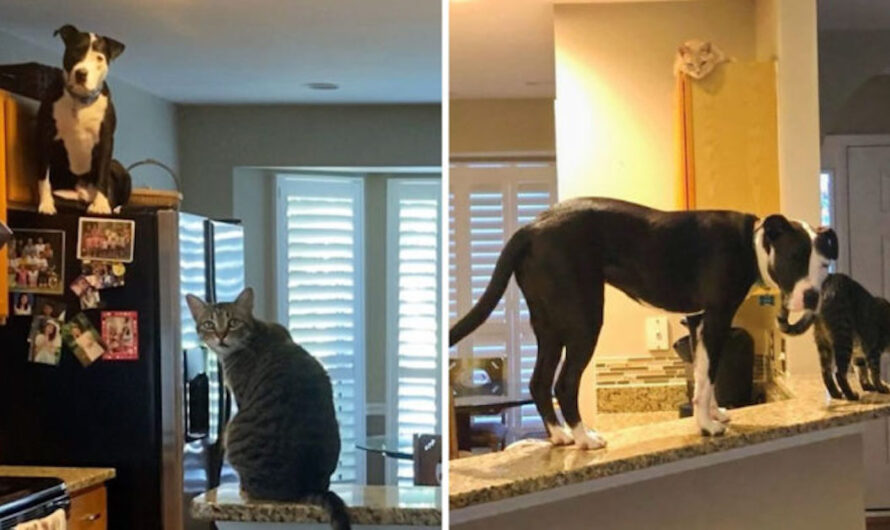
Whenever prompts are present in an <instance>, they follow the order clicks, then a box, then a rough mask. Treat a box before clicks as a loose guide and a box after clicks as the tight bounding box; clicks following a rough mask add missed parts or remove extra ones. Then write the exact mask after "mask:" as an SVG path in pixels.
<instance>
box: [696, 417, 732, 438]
mask: <svg viewBox="0 0 890 530" xmlns="http://www.w3.org/2000/svg"><path fill="white" fill-rule="evenodd" d="M698 426H699V428H700V429H701V433H702V435H703V436H723V434H724V433H725V432H726V425H724V424H722V423H720V422H719V421H714V420H708V421H703V422H699V425H698Z"/></svg>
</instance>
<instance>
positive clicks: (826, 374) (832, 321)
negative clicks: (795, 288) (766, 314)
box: [778, 273, 890, 400]
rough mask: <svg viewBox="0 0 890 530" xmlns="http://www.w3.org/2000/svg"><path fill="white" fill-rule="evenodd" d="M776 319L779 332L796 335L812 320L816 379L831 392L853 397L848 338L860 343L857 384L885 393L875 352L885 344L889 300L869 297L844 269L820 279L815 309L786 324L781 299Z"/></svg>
mask: <svg viewBox="0 0 890 530" xmlns="http://www.w3.org/2000/svg"><path fill="white" fill-rule="evenodd" d="M778 322H779V329H780V330H781V331H782V333H785V334H788V335H800V334H802V333H804V332H805V331H806V330H807V329H809V328H810V326H811V325H813V324H814V323H815V324H816V327H815V332H814V333H815V336H816V346H817V348H818V349H819V361H820V362H821V364H822V380H823V381H824V383H825V388H826V389H827V390H828V393H829V394H830V395H831V397H833V398H835V399H843V398H844V397H846V398H847V399H848V400H857V399H859V395H858V394H857V393H856V392H854V391H853V389H852V388H850V383H849V382H848V381H847V372H848V371H849V368H850V359H851V358H852V356H853V344H854V342H858V343H859V345H860V346H861V348H862V351H863V352H864V354H865V360H866V362H867V364H868V373H866V371H865V368H864V367H862V366H859V368H860V371H859V381H860V383H861V384H862V389H863V390H876V391H878V392H880V393H882V394H888V393H890V387H888V386H887V385H886V384H885V383H884V382H883V381H881V354H882V353H884V352H885V351H888V349H890V302H888V301H887V300H885V299H883V298H879V297H876V296H872V295H871V293H869V292H868V291H867V290H866V289H865V287H863V286H862V285H860V284H859V282H857V281H856V280H854V279H853V278H850V277H849V276H847V275H846V274H839V273H838V274H829V275H828V277H827V278H826V279H825V282H824V283H823V284H822V300H821V302H820V305H819V309H818V310H817V311H815V312H812V313H807V314H805V315H804V316H803V317H801V319H800V320H799V321H797V322H795V323H794V324H789V322H788V310H787V309H785V307H784V304H782V309H781V310H780V311H779V316H778ZM857 364H858V363H857ZM832 369H834V372H835V373H832ZM869 375H870V376H871V381H869ZM835 376H836V377H837V385H835ZM838 386H840V390H838Z"/></svg>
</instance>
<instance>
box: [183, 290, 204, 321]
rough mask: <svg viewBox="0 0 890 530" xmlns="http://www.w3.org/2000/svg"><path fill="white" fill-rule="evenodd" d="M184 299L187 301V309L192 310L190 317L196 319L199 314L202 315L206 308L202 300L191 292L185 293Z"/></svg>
mask: <svg viewBox="0 0 890 530" xmlns="http://www.w3.org/2000/svg"><path fill="white" fill-rule="evenodd" d="M185 301H186V302H187V303H188V305H189V309H190V310H191V312H192V318H194V319H195V320H196V321H197V320H198V319H199V318H201V315H203V314H204V311H206V310H207V304H206V303H205V302H204V300H201V299H200V298H198V297H197V296H195V295H193V294H187V295H185Z"/></svg>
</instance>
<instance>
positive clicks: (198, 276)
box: [176, 213, 219, 530]
mask: <svg viewBox="0 0 890 530" xmlns="http://www.w3.org/2000/svg"><path fill="white" fill-rule="evenodd" d="M205 223H206V219H205V218H204V217H201V216H198V215H193V214H189V213H180V214H179V219H178V231H179V237H178V241H179V264H178V265H179V282H178V289H177V292H176V298H177V301H176V305H178V306H179V322H178V324H179V330H180V350H179V354H180V355H181V358H182V363H183V366H182V378H179V379H177V381H181V384H182V391H181V392H182V395H183V411H184V415H183V417H182V419H181V423H182V427H183V433H184V434H183V438H181V439H180V446H179V447H180V454H181V457H182V468H181V469H180V474H181V477H182V487H181V488H180V489H179V490H178V491H177V492H176V494H177V495H179V496H180V498H181V500H182V505H183V511H182V512H181V513H179V514H178V516H179V521H180V525H181V527H182V528H185V529H187V530H199V529H200V530H208V529H209V528H210V525H209V524H208V523H206V522H201V521H195V520H193V519H192V518H191V516H190V515H189V509H188V507H189V506H190V505H191V502H192V499H193V498H194V497H196V496H198V495H200V494H201V493H204V492H205V491H207V490H208V489H210V488H211V478H210V477H211V473H210V455H211V453H212V450H211V449H212V447H213V445H214V444H215V443H216V436H215V435H214V436H211V430H210V418H211V417H212V414H211V408H212V407H213V405H212V402H215V403H217V404H218V401H219V400H218V399H216V400H213V399H211V396H212V395H213V394H212V392H211V388H210V387H211V384H210V382H211V377H212V375H211V374H208V373H207V372H208V370H207V357H208V353H207V350H206V348H205V347H203V346H202V345H201V341H200V340H199V339H198V334H197V331H196V329H195V321H194V320H193V319H192V313H191V310H190V309H189V307H188V304H187V302H186V299H185V295H187V294H193V295H195V296H198V297H200V298H201V299H203V300H206V301H209V300H212V297H211V292H212V291H211V289H209V288H208V285H209V284H208V257H207V254H208V252H207V247H208V241H207V237H206V233H205V232H206V230H205ZM216 387H217V388H218V387H219V384H218V382H217V384H216ZM217 406H218V405H217Z"/></svg>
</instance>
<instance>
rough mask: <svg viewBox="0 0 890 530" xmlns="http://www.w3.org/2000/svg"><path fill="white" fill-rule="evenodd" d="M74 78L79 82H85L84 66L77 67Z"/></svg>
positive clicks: (85, 72)
mask: <svg viewBox="0 0 890 530" xmlns="http://www.w3.org/2000/svg"><path fill="white" fill-rule="evenodd" d="M74 80H75V81H76V82H78V83H80V84H83V83H86V82H87V71H86V69H84V68H78V69H77V70H75V71H74Z"/></svg>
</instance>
